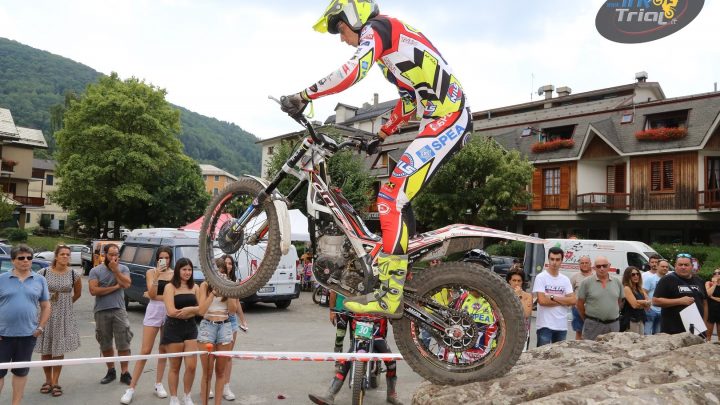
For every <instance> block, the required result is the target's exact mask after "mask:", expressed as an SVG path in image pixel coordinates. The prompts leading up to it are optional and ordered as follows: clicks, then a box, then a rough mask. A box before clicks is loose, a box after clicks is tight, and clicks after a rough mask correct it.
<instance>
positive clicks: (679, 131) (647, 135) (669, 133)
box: [635, 128, 688, 141]
mask: <svg viewBox="0 0 720 405" xmlns="http://www.w3.org/2000/svg"><path fill="white" fill-rule="evenodd" d="M687 133H688V131H687V128H651V129H646V130H644V131H638V132H635V138H637V140H638V141H674V140H676V139H682V138H685V137H686V136H687Z"/></svg>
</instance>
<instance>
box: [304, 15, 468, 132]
mask: <svg viewBox="0 0 720 405" xmlns="http://www.w3.org/2000/svg"><path fill="white" fill-rule="evenodd" d="M374 63H377V64H378V66H379V67H380V68H381V69H382V71H383V74H384V75H385V78H387V80H388V81H390V82H391V83H392V84H394V85H395V86H397V88H398V92H399V94H400V100H398V103H397V104H396V105H395V107H394V108H393V111H392V113H391V116H390V119H389V120H388V122H387V123H386V124H385V125H383V127H382V130H383V132H385V133H386V134H388V135H390V134H392V133H394V132H395V131H396V130H397V128H398V127H399V126H400V125H401V124H403V123H405V122H407V121H409V120H410V119H411V118H412V117H413V114H416V115H417V116H419V117H421V118H424V119H431V120H432V119H435V118H440V117H444V116H445V115H447V114H449V113H453V112H457V111H461V110H462V109H463V108H466V107H468V106H467V105H466V100H465V94H464V92H463V89H462V86H461V85H460V82H459V81H458V79H457V78H456V77H455V76H454V75H453V73H452V69H450V66H449V65H448V63H447V62H446V61H445V59H443V57H442V55H440V52H439V51H438V50H437V49H436V48H435V47H434V46H433V44H432V43H431V42H430V41H429V40H428V39H427V38H426V37H425V36H424V35H423V34H422V33H421V32H420V31H418V30H416V29H414V28H412V27H411V26H409V25H407V24H405V23H403V22H402V21H400V20H398V19H396V18H392V17H388V16H385V15H379V16H377V17H375V18H372V19H371V20H370V21H368V22H367V23H366V24H365V26H364V27H363V28H362V31H361V32H360V44H359V46H358V48H357V50H356V52H355V54H354V55H353V57H352V58H351V59H350V60H349V61H347V62H346V63H345V64H343V65H342V66H341V67H340V69H338V70H336V71H334V72H333V73H331V74H330V75H328V76H326V77H325V78H323V79H321V80H320V81H318V82H317V83H315V84H313V85H312V86H310V87H308V88H307V89H305V90H304V92H303V96H305V97H307V98H308V99H310V100H314V99H317V98H320V97H323V96H326V95H329V94H335V93H339V92H341V91H343V90H345V89H347V88H349V87H350V86H352V85H354V84H355V83H357V82H359V81H360V80H362V79H363V78H364V77H365V76H366V75H367V73H368V71H369V70H370V68H371V67H372V65H373V64H374Z"/></svg>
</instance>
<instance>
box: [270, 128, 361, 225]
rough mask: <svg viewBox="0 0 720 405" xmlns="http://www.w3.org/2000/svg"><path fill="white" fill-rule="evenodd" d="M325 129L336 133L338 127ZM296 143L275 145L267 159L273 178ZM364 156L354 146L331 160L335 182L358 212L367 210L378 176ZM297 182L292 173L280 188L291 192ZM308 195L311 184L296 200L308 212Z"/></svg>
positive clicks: (332, 180) (296, 205) (329, 170)
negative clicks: (306, 199)
mask: <svg viewBox="0 0 720 405" xmlns="http://www.w3.org/2000/svg"><path fill="white" fill-rule="evenodd" d="M321 132H323V133H326V134H330V135H334V134H336V132H337V131H333V128H331V127H324V128H322V129H321ZM294 146H295V145H293V144H292V143H291V142H282V143H281V144H280V145H279V146H278V147H276V148H275V151H274V152H273V155H272V156H271V157H270V158H269V159H268V161H267V166H268V176H269V177H270V178H273V177H274V176H275V174H277V173H278V172H279V171H280V168H282V165H283V164H285V161H286V160H287V159H288V158H289V157H290V155H291V154H292V152H293V151H294V149H295V148H294ZM363 156H364V155H359V154H357V153H355V152H353V151H350V150H343V151H341V152H338V153H336V154H335V155H334V156H333V157H331V158H330V159H329V160H328V162H327V165H328V173H329V174H330V179H331V184H332V185H333V186H335V187H339V188H340V189H341V190H342V192H343V195H344V196H345V198H346V199H347V200H348V202H349V203H350V205H352V206H353V208H355V210H356V211H358V212H365V211H367V208H368V206H369V205H370V201H371V199H372V195H371V191H372V184H373V182H374V178H373V177H372V176H371V175H370V173H369V172H368V170H367V169H366V168H365V166H364V165H363V160H362V159H363ZM297 183H298V180H297V179H296V178H295V177H291V176H289V177H288V178H286V179H285V180H283V181H282V182H281V183H280V186H278V189H279V190H280V192H281V193H283V194H284V195H287V194H288V193H289V192H290V190H292V188H293V187H294V186H295V184H297ZM306 195H307V186H305V188H303V190H301V191H300V193H299V194H298V195H297V197H296V198H295V199H294V200H293V201H292V203H293V208H298V209H300V210H301V211H302V212H306V207H305V198H306Z"/></svg>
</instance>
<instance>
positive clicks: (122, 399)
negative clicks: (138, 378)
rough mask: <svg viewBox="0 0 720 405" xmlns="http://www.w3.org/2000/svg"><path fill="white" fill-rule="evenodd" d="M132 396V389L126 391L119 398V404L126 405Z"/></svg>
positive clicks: (133, 391) (133, 392)
mask: <svg viewBox="0 0 720 405" xmlns="http://www.w3.org/2000/svg"><path fill="white" fill-rule="evenodd" d="M134 394H135V390H134V389H133V388H128V389H126V390H125V394H124V395H123V396H122V397H120V403H121V404H125V405H128V404H129V403H130V402H132V399H133V395H134Z"/></svg>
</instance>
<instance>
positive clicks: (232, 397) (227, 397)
mask: <svg viewBox="0 0 720 405" xmlns="http://www.w3.org/2000/svg"><path fill="white" fill-rule="evenodd" d="M223 398H225V400H226V401H234V400H235V394H233V392H232V391H230V384H225V387H223Z"/></svg>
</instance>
